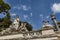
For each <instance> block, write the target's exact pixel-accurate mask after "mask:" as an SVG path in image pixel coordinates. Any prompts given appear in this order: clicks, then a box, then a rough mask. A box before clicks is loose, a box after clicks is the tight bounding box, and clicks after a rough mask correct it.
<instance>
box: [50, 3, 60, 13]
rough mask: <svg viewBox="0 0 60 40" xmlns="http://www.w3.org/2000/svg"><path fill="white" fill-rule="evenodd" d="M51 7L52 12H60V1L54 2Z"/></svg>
mask: <svg viewBox="0 0 60 40" xmlns="http://www.w3.org/2000/svg"><path fill="white" fill-rule="evenodd" d="M51 8H52V11H53V12H54V13H57V12H60V3H54V4H53V6H52V7H51Z"/></svg>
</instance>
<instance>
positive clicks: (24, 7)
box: [12, 5, 31, 11]
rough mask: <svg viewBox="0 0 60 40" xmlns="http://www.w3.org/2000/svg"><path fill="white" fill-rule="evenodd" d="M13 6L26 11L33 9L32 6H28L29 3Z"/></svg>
mask: <svg viewBox="0 0 60 40" xmlns="http://www.w3.org/2000/svg"><path fill="white" fill-rule="evenodd" d="M12 8H13V9H18V10H20V9H22V10H24V11H28V10H30V9H31V7H30V6H27V5H20V6H13V7H12Z"/></svg>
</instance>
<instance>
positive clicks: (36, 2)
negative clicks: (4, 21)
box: [1, 0, 60, 30]
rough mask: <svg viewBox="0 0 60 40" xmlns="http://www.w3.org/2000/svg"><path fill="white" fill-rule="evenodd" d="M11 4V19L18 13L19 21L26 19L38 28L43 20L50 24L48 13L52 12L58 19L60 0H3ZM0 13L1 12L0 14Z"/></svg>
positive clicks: (59, 15)
mask: <svg viewBox="0 0 60 40" xmlns="http://www.w3.org/2000/svg"><path fill="white" fill-rule="evenodd" d="M4 2H6V3H8V4H9V5H10V6H11V9H10V14H11V18H12V19H13V18H14V16H16V15H18V16H19V18H20V21H27V22H29V23H30V24H31V25H32V26H33V30H38V29H40V28H41V27H42V25H43V22H42V21H43V20H48V21H49V22H50V24H52V20H51V17H50V14H51V13H52V12H53V13H54V14H55V16H56V18H57V21H60V18H59V17H60V0H4ZM1 15H2V14H1Z"/></svg>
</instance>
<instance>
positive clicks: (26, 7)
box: [22, 5, 31, 11]
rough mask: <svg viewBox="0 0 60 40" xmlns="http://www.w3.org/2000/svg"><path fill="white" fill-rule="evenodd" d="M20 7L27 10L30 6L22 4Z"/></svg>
mask: <svg viewBox="0 0 60 40" xmlns="http://www.w3.org/2000/svg"><path fill="white" fill-rule="evenodd" d="M22 9H23V10H24V11H27V10H30V9H31V7H30V6H27V5H22Z"/></svg>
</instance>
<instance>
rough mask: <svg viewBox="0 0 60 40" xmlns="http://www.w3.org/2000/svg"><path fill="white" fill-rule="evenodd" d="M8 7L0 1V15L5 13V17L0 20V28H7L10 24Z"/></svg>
mask: <svg viewBox="0 0 60 40" xmlns="http://www.w3.org/2000/svg"><path fill="white" fill-rule="evenodd" d="M9 9H10V6H9V5H8V4H7V3H5V2H4V1H3V0H0V14H1V13H2V12H5V13H4V14H5V15H6V16H5V17H4V18H0V28H2V27H5V28H6V27H8V26H9V25H10V23H11V21H10V13H9Z"/></svg>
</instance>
